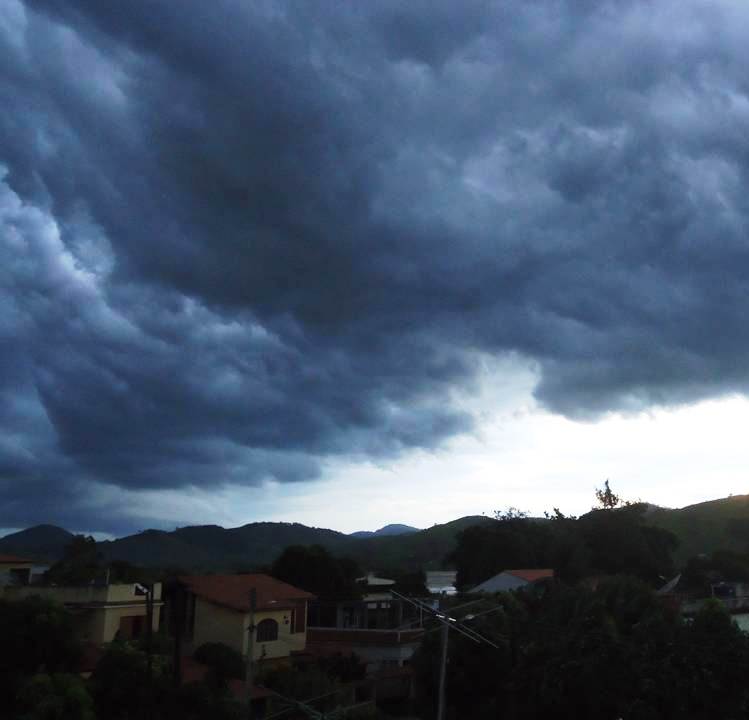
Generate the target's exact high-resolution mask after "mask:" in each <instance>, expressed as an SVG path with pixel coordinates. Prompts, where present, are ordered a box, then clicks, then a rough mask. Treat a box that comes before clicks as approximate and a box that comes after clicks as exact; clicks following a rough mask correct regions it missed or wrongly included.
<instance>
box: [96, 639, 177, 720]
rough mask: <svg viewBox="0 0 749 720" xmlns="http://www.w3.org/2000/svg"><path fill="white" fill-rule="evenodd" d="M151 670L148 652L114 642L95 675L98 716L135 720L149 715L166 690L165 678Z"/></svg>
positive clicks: (118, 719)
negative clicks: (147, 656) (153, 675)
mask: <svg viewBox="0 0 749 720" xmlns="http://www.w3.org/2000/svg"><path fill="white" fill-rule="evenodd" d="M152 680H153V679H152V678H151V677H150V676H149V673H148V663H147V660H146V655H145V653H143V652H140V651H139V650H136V649H135V648H132V647H130V646H128V645H126V644H124V643H112V645H110V646H109V648H108V650H107V652H106V653H105V654H104V656H103V657H102V658H101V659H100V660H99V662H98V664H97V666H96V669H95V670H94V672H93V675H92V676H91V690H92V694H93V697H94V703H95V705H96V714H97V717H100V718H107V720H131V719H132V718H138V717H147V716H148V712H149V711H150V709H151V708H154V707H156V706H157V705H158V704H159V700H160V695H161V694H163V692H164V691H165V678H162V677H161V676H157V677H156V682H153V681H152Z"/></svg>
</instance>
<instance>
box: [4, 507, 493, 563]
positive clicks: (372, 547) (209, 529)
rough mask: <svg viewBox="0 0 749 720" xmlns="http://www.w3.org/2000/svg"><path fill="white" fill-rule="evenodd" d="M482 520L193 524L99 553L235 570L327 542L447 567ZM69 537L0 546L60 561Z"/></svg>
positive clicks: (339, 551) (33, 535)
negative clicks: (390, 528)
mask: <svg viewBox="0 0 749 720" xmlns="http://www.w3.org/2000/svg"><path fill="white" fill-rule="evenodd" d="M482 522H489V520H488V519H487V518H485V517H481V516H477V517H464V518H460V519H459V520H454V521H452V522H449V523H445V524H444V525H435V526H434V527H431V528H429V529H428V530H420V531H415V532H409V533H404V534H401V535H372V536H369V537H352V536H350V535H344V534H343V533H340V532H336V531H335V530H327V529H324V528H314V527H307V526H306V525H301V524H299V523H281V522H259V523H250V524H248V525H243V526H242V527H238V528H229V529H226V528H222V527H219V526H218V525H196V526H191V527H183V528H178V529H177V530H173V531H171V532H166V531H163V530H146V531H144V532H141V533H137V534H135V535H128V536H126V537H123V538H119V539H117V540H107V541H104V542H99V543H97V550H98V552H99V553H100V554H101V557H102V559H103V560H104V561H112V560H125V561H127V562H130V563H132V564H133V565H138V566H141V567H154V568H182V569H184V570H190V571H197V572H200V571H207V572H210V571H214V572H216V571H224V572H233V571H238V570H248V569H253V568H257V567H261V566H265V565H270V564H271V563H272V562H273V561H274V560H275V559H276V558H277V557H278V556H279V555H280V554H281V552H282V551H283V549H284V548H285V547H288V546H289V545H322V546H323V547H325V548H326V549H327V550H329V551H330V552H332V553H334V554H336V555H341V556H349V557H352V558H354V559H355V560H357V561H358V562H359V564H360V565H361V567H362V569H363V570H371V569H388V570H410V569H416V568H424V569H435V568H441V567H443V565H444V559H445V557H446V555H448V554H449V553H450V552H451V551H452V550H453V548H454V547H455V543H456V538H457V534H458V533H459V532H460V531H461V530H463V529H464V528H466V527H468V526H470V525H475V524H477V523H482ZM71 537H72V536H71V535H70V533H68V532H67V531H65V530H62V529H61V528H51V526H37V527H36V528H29V529H28V530H24V531H22V532H21V533H15V534H14V535H11V536H8V537H7V538H2V539H0V549H4V551H6V552H11V551H12V552H15V553H19V554H31V555H32V556H34V557H37V556H44V557H48V558H50V559H56V558H59V557H62V554H63V550H64V548H65V546H66V545H67V544H68V542H70V539H71Z"/></svg>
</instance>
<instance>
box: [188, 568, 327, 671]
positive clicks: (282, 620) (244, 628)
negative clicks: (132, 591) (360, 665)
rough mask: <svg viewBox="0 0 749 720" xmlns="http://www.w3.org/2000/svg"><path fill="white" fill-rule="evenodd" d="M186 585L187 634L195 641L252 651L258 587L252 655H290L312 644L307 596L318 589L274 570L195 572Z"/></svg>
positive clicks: (195, 644) (260, 657) (194, 644)
mask: <svg viewBox="0 0 749 720" xmlns="http://www.w3.org/2000/svg"><path fill="white" fill-rule="evenodd" d="M179 582H180V585H181V586H182V587H183V588H184V590H185V591H186V599H185V624H184V630H183V632H184V637H185V639H186V640H187V642H188V643H189V644H190V645H191V646H192V647H193V648H198V647H200V646H201V645H203V644H205V643H208V642H220V643H224V644H225V645H228V646H229V647H232V648H234V649H235V650H237V651H238V652H240V653H241V654H242V655H244V656H245V657H246V656H247V654H248V649H249V648H248V645H249V628H250V595H251V592H252V591H253V590H254V591H255V611H254V626H255V627H254V630H253V651H252V658H253V660H255V661H262V660H278V659H284V658H289V657H290V656H291V655H292V654H294V653H301V652H303V651H304V649H305V647H306V645H307V602H308V601H309V600H311V599H313V598H314V595H312V594H311V593H308V592H306V591H304V590H300V589H299V588H296V587H294V586H293V585H289V584H288V583H285V582H281V581H280V580H276V579H275V578H273V577H271V576H270V575H264V574H262V573H252V574H246V575H191V576H184V577H180V578H179Z"/></svg>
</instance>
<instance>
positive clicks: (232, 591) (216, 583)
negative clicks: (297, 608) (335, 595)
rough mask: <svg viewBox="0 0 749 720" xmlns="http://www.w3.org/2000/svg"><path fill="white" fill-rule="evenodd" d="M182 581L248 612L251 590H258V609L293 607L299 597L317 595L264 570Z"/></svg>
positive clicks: (190, 577)
mask: <svg viewBox="0 0 749 720" xmlns="http://www.w3.org/2000/svg"><path fill="white" fill-rule="evenodd" d="M179 580H180V582H181V583H182V584H183V585H186V586H187V587H188V588H189V589H190V591H191V592H193V593H194V594H195V595H197V596H199V597H202V598H204V599H205V600H209V601H210V602H213V603H216V604H217V605H223V606H224V607H228V608H231V609H232V610H238V611H239V612H249V610H250V590H252V589H254V590H255V592H256V593H257V605H256V608H257V609H258V610H275V609H278V610H280V609H282V608H290V607H293V606H294V605H295V604H296V601H298V600H310V599H312V598H314V597H315V596H314V595H313V594H312V593H308V592H306V591H305V590H300V589H299V588H297V587H294V586H293V585H289V584H288V583H285V582H281V581H280V580H276V579H275V578H273V577H271V576H270V575H263V574H261V573H254V574H248V575H187V576H183V577H181V578H180V579H179Z"/></svg>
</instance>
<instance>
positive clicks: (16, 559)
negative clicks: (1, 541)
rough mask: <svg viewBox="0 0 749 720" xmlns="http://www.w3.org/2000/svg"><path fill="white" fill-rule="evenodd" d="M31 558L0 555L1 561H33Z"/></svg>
mask: <svg viewBox="0 0 749 720" xmlns="http://www.w3.org/2000/svg"><path fill="white" fill-rule="evenodd" d="M33 562H34V561H33V560H29V558H22V557H18V556H17V555H0V563H33Z"/></svg>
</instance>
